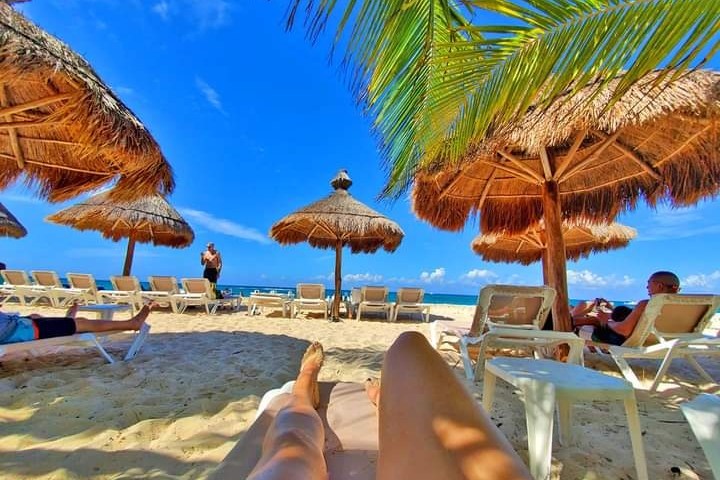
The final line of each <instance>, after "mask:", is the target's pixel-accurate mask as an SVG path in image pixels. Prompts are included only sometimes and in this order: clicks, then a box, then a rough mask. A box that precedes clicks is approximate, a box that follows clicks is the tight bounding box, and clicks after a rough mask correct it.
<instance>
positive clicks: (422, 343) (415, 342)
mask: <svg viewBox="0 0 720 480" xmlns="http://www.w3.org/2000/svg"><path fill="white" fill-rule="evenodd" d="M429 346H430V343H428V341H427V339H426V338H425V335H423V334H422V333H420V332H403V333H401V334H400V335H399V336H398V338H397V339H395V341H394V342H393V344H392V346H391V347H390V350H393V349H402V350H405V349H412V350H415V349H422V348H428V347H429Z"/></svg>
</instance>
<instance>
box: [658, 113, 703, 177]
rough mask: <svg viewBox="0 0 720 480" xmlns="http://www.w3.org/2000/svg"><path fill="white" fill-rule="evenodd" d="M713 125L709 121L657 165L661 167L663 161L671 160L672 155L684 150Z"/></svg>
mask: <svg viewBox="0 0 720 480" xmlns="http://www.w3.org/2000/svg"><path fill="white" fill-rule="evenodd" d="M712 126H713V124H712V123H708V124H707V125H706V126H705V128H703V129H701V130H698V131H697V132H695V133H694V134H693V135H692V136H690V138H688V139H687V140H685V141H684V142H683V143H681V144H680V145H679V146H678V147H677V148H676V149H675V150H673V151H672V152H671V153H670V154H669V155H666V156H665V157H664V158H663V159H662V160H660V161H659V162H657V166H658V167H659V166H660V165H662V164H663V163H665V162H667V161H668V160H670V159H671V158H672V157H674V156H675V155H677V154H678V153H680V152H682V150H683V149H684V148H685V147H687V146H688V145H690V144H691V143H692V142H693V141H694V140H695V139H696V138H698V137H699V136H701V135H703V134H704V133H705V132H707V131H708V130H710V128H712Z"/></svg>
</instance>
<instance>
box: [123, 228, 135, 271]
mask: <svg viewBox="0 0 720 480" xmlns="http://www.w3.org/2000/svg"><path fill="white" fill-rule="evenodd" d="M133 255H135V237H134V236H133V235H130V237H129V238H128V245H127V251H126V252H125V265H123V275H125V276H127V275H130V270H132V261H133Z"/></svg>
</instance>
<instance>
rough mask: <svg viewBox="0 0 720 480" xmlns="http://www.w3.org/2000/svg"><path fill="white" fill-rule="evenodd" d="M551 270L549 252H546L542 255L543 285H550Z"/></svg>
mask: <svg viewBox="0 0 720 480" xmlns="http://www.w3.org/2000/svg"><path fill="white" fill-rule="evenodd" d="M549 268H550V267H549V266H548V259H547V250H545V251H544V252H543V254H542V274H543V285H548V282H549V281H550V274H549V273H548V269H549Z"/></svg>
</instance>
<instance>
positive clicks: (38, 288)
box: [0, 270, 54, 305]
mask: <svg viewBox="0 0 720 480" xmlns="http://www.w3.org/2000/svg"><path fill="white" fill-rule="evenodd" d="M0 275H2V278H3V281H4V282H5V283H4V284H3V287H4V288H3V293H4V295H5V298H4V299H3V300H2V302H0V304H4V303H6V302H7V301H8V300H10V299H11V298H15V299H17V301H18V302H20V305H25V304H26V302H28V301H29V304H30V305H34V304H35V303H37V302H38V301H39V300H41V299H43V298H44V299H45V300H47V301H48V302H49V303H50V304H51V305H54V299H53V297H52V294H51V293H50V290H51V289H50V288H48V287H44V286H42V285H36V284H33V283H32V282H31V281H30V277H28V274H27V273H26V272H25V270H2V271H0Z"/></svg>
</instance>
